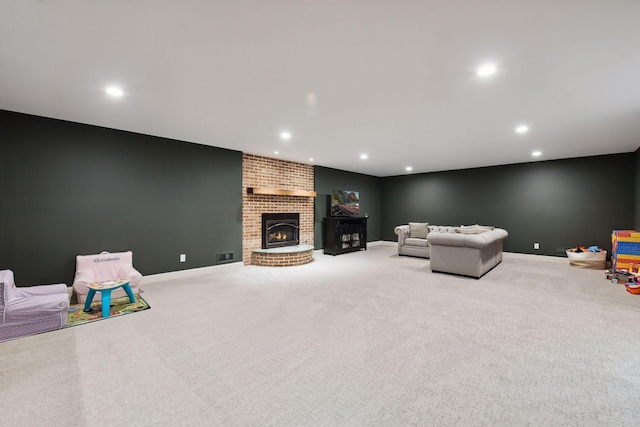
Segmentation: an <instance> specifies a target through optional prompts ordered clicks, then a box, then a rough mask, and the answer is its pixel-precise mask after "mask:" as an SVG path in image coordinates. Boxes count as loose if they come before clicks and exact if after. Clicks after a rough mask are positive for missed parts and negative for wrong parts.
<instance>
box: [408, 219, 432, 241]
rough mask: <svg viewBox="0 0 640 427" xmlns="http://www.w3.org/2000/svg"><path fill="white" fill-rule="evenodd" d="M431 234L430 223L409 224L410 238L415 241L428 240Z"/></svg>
mask: <svg viewBox="0 0 640 427" xmlns="http://www.w3.org/2000/svg"><path fill="white" fill-rule="evenodd" d="M427 234H429V223H428V222H410V223H409V237H412V238H415V239H426V238H427Z"/></svg>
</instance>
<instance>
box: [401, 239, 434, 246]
mask: <svg viewBox="0 0 640 427" xmlns="http://www.w3.org/2000/svg"><path fill="white" fill-rule="evenodd" d="M404 244H405V245H409V246H422V247H427V246H429V242H428V240H427V239H416V238H415V237H408V238H406V239H404Z"/></svg>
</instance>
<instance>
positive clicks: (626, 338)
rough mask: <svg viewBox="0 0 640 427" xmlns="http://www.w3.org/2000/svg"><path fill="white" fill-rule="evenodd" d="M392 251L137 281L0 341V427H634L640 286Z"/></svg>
mask: <svg viewBox="0 0 640 427" xmlns="http://www.w3.org/2000/svg"><path fill="white" fill-rule="evenodd" d="M395 252H396V245H395V244H392V243H380V244H372V245H371V246H370V248H369V250H368V251H366V252H365V251H362V252H359V253H352V254H345V255H340V256H336V257H333V256H325V255H322V253H321V252H319V251H318V252H316V253H315V255H314V256H315V258H316V261H314V262H313V263H311V264H308V265H305V266H300V267H290V268H268V267H254V266H242V265H240V264H232V265H226V266H221V267H215V268H212V269H209V271H208V272H206V273H201V274H198V275H194V276H193V277H191V278H189V279H176V280H167V281H163V282H157V283H151V284H149V283H147V284H146V285H145V282H143V286H142V287H143V289H144V291H145V293H144V298H145V299H146V300H147V301H148V302H149V304H150V305H151V306H152V307H153V309H152V310H147V311H145V312H142V313H138V314H136V315H135V316H122V317H119V318H114V319H111V320H109V321H108V322H96V323H95V324H89V325H85V326H83V327H80V328H70V329H65V330H61V331H56V332H51V333H47V334H42V335H39V336H35V337H30V338H24V339H20V340H16V341H11V342H7V343H2V344H0V425H3V426H4V425H6V426H33V425H51V426H60V425H76V426H93V425H95V426H98V425H156V426H157V425H224V426H227V425H230V426H235V425H238V426H264V425H267V426H304V425H314V426H316V425H319V426H344V425H346V426H361V425H367V426H371V425H376V426H404V425H426V426H432V425H437V426H448V425H460V426H476V425H478V426H479V425H486V426H489V425H491V426H494V425H497V426H522V425H532V426H546V425H548V426H551V425H554V426H557V425H576V426H590V425H610V426H624V425H628V426H632V425H633V426H637V425H640V411H638V409H637V408H638V399H640V397H639V396H640V296H635V295H630V294H628V293H627V292H625V291H624V288H623V287H622V286H620V285H614V284H612V283H610V282H608V281H606V280H605V279H604V274H603V272H601V271H594V270H581V269H576V268H572V267H570V266H569V263H568V260H567V259H562V258H552V257H544V256H533V255H519V254H508V253H507V254H505V257H504V261H503V263H502V264H500V265H499V266H498V267H497V268H495V269H494V270H492V271H491V272H489V273H488V274H487V275H486V276H485V277H484V278H482V279H480V280H474V279H467V278H461V277H456V276H450V275H443V274H434V273H431V271H430V270H429V261H428V260H423V259H417V258H408V257H398V256H397V255H395ZM176 307H183V308H185V309H181V310H177V309H176Z"/></svg>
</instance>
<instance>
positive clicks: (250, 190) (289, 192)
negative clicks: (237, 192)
mask: <svg viewBox="0 0 640 427" xmlns="http://www.w3.org/2000/svg"><path fill="white" fill-rule="evenodd" d="M247 194H268V195H271V196H300V197H316V192H315V191H306V190H281V189H279V188H256V187H247Z"/></svg>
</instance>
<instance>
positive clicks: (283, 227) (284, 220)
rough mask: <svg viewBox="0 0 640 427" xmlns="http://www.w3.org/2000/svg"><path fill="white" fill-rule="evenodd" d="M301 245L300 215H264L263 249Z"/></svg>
mask: <svg viewBox="0 0 640 427" xmlns="http://www.w3.org/2000/svg"><path fill="white" fill-rule="evenodd" d="M298 244H300V214H299V213H263V214H262V249H269V248H279V247H282V246H296V245H298Z"/></svg>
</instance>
